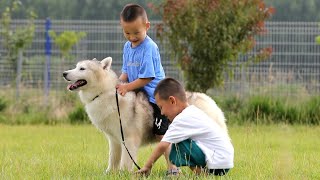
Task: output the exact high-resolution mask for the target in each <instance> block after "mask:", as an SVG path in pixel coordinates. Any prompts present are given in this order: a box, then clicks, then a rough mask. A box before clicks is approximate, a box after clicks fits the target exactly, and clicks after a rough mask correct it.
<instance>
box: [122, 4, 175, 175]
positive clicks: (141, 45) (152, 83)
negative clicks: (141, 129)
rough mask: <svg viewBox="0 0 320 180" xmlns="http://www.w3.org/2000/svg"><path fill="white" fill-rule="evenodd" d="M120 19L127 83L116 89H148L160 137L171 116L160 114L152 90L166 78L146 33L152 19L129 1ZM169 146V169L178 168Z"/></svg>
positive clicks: (156, 51) (157, 55) (156, 130)
mask: <svg viewBox="0 0 320 180" xmlns="http://www.w3.org/2000/svg"><path fill="white" fill-rule="evenodd" d="M120 23H121V27H122V29H123V34H124V36H125V38H126V39H127V40H128V41H127V42H126V43H125V45H124V48H123V65H122V74H121V75H120V77H119V79H120V80H121V81H122V82H128V83H126V84H118V85H117V86H116V88H117V91H118V93H119V94H121V95H122V96H124V95H125V94H126V93H127V92H128V91H133V90H143V91H145V92H146V93H147V95H148V99H149V102H150V104H151V106H152V107H153V110H154V113H153V116H154V119H155V122H154V127H153V132H154V134H155V135H156V138H157V139H158V140H159V141H160V140H161V139H162V137H163V135H164V134H165V132H166V130H167V129H168V120H167V118H166V117H165V116H163V115H161V112H160V109H159V107H158V106H157V105H156V104H155V98H154V95H153V92H154V89H155V88H156V86H157V84H158V82H159V81H160V80H162V79H164V77H165V73H164V70H163V67H162V64H161V59H160V53H159V49H158V46H157V44H156V43H155V42H154V41H153V40H152V39H151V38H150V37H149V36H148V35H147V31H148V29H149V28H150V22H149V21H148V17H147V14H146V11H145V10H144V8H143V7H141V6H139V5H137V4H127V5H126V6H125V7H124V8H123V10H122V12H121V14H120ZM169 150H170V149H169V148H168V150H167V153H166V159H167V163H168V169H169V170H172V169H176V167H175V166H173V165H172V164H170V161H169V160H168V159H169V157H168V156H169V155H168V154H169Z"/></svg>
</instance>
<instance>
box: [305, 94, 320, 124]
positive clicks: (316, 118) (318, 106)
mask: <svg viewBox="0 0 320 180" xmlns="http://www.w3.org/2000/svg"><path fill="white" fill-rule="evenodd" d="M303 117H304V118H306V120H307V122H308V123H309V124H316V125H319V124H320V97H314V98H312V99H311V100H309V101H308V102H306V103H305V105H303Z"/></svg>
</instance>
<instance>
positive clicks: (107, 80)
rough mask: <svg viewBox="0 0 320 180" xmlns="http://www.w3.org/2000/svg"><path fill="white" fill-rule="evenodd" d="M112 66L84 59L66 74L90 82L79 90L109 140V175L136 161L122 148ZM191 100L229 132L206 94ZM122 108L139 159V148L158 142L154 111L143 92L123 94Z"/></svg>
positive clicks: (127, 133)
mask: <svg viewBox="0 0 320 180" xmlns="http://www.w3.org/2000/svg"><path fill="white" fill-rule="evenodd" d="M111 63H112V58H111V57H107V58H105V59H103V60H102V61H101V62H100V61H97V60H96V59H93V60H84V61H80V62H79V63H78V64H77V66H76V68H75V69H72V70H68V71H65V72H64V77H65V79H66V80H68V81H70V82H72V83H74V82H76V81H77V80H80V79H83V80H86V81H87V84H86V85H85V86H82V87H79V88H78V89H76V91H78V92H79V96H80V99H81V101H82V103H83V104H84V105H85V109H86V112H87V114H88V116H89V118H90V120H91V121H92V124H93V125H95V126H96V128H98V129H100V130H101V131H102V132H103V133H104V134H105V136H106V138H107V139H108V140H109V164H108V168H107V170H106V171H107V172H108V171H111V170H119V169H121V170H124V169H127V170H132V168H133V163H132V160H131V159H130V157H129V155H128V153H127V152H126V149H125V148H124V146H123V145H122V139H121V132H120V125H119V117H118V111H117V105H116V96H115V93H116V89H115V86H116V84H117V83H119V82H118V77H117V75H116V74H115V72H114V71H112V70H111ZM97 96H98V97H97ZM95 97H97V98H95ZM187 98H188V102H189V104H194V105H195V106H197V107H199V108H200V109H202V110H203V111H205V112H206V113H207V114H208V115H209V116H210V117H211V118H212V119H213V120H214V121H215V122H216V123H218V125H219V126H220V127H221V128H222V129H223V130H224V132H225V133H228V132H227V127H226V123H225V117H224V115H223V112H222V111H221V109H220V108H219V107H218V106H217V105H216V103H215V102H214V101H213V100H212V99H211V98H210V97H208V96H207V95H205V94H203V93H190V92H187ZM119 106H120V112H121V120H122V126H123V131H124V137H125V143H126V146H127V147H128V149H129V151H130V154H131V155H132V157H133V158H134V159H135V160H136V159H137V152H138V148H139V147H140V146H141V145H143V144H145V143H149V142H152V141H155V136H154V135H153V133H152V127H153V115H152V113H153V109H152V107H151V106H150V105H149V103H148V99H147V98H146V96H145V94H143V93H142V92H140V93H138V94H136V93H134V92H128V93H127V94H126V95H125V96H120V95H119Z"/></svg>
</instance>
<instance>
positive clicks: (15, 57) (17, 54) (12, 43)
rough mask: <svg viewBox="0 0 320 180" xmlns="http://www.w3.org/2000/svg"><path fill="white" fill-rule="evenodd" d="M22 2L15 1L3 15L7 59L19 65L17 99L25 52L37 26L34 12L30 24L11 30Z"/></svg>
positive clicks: (1, 32)
mask: <svg viewBox="0 0 320 180" xmlns="http://www.w3.org/2000/svg"><path fill="white" fill-rule="evenodd" d="M20 5H21V2H20V1H18V0H14V1H12V2H11V4H10V5H9V6H8V7H6V8H5V10H4V12H3V13H2V15H1V28H0V34H1V36H3V42H4V43H3V46H4V48H5V50H6V52H7V54H6V59H7V60H9V62H11V64H12V65H13V66H14V65H15V64H17V66H16V67H17V69H16V74H17V78H16V98H17V99H18V98H19V96H20V81H21V71H22V62H23V58H22V57H23V50H24V49H25V48H26V47H27V46H28V45H30V44H31V42H32V40H33V36H34V31H35V25H34V19H35V18H36V15H35V14H34V12H32V11H29V12H28V14H29V18H28V24H27V25H25V26H24V27H18V28H16V29H15V30H13V29H12V28H11V20H12V14H13V13H14V12H15V11H17V10H18V9H19V7H20Z"/></svg>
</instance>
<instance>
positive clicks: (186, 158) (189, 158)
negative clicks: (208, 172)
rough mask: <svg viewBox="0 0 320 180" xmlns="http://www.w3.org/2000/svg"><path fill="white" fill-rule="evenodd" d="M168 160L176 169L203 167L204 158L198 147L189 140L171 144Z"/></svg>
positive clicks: (204, 163)
mask: <svg viewBox="0 0 320 180" xmlns="http://www.w3.org/2000/svg"><path fill="white" fill-rule="evenodd" d="M169 159H170V161H171V163H172V164H174V165H176V166H177V167H180V166H190V167H196V166H197V167H205V166H206V156H205V155H204V154H203V152H202V150H201V149H200V148H199V146H198V145H197V144H196V143H195V142H194V141H193V140H191V139H187V140H184V141H181V142H179V143H176V144H172V147H171V152H170V155H169Z"/></svg>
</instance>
